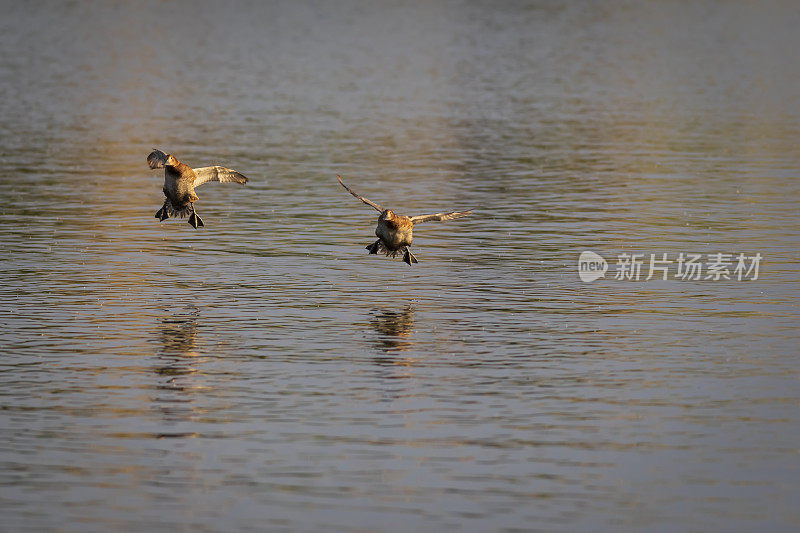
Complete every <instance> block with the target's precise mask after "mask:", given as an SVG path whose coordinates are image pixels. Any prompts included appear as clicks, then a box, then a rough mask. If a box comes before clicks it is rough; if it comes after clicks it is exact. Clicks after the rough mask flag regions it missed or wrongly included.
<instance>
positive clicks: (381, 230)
mask: <svg viewBox="0 0 800 533" xmlns="http://www.w3.org/2000/svg"><path fill="white" fill-rule="evenodd" d="M413 232H414V223H413V222H411V219H410V218H408V217H404V216H402V215H396V214H395V213H394V212H393V211H392V210H391V209H387V210H385V211H383V212H382V213H381V214H380V216H378V226H377V227H376V228H375V236H376V237H378V239H380V240H381V244H382V245H383V247H384V249H385V250H386V255H391V256H392V257H394V256H395V255H397V253H398V252H399V251H401V250H403V249H405V248H406V247H408V246H411V243H412V242H413V241H414V235H413Z"/></svg>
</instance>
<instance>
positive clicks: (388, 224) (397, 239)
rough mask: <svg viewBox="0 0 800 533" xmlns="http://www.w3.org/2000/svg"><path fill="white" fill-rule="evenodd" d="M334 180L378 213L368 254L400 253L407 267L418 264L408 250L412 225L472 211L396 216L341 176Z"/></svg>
mask: <svg viewBox="0 0 800 533" xmlns="http://www.w3.org/2000/svg"><path fill="white" fill-rule="evenodd" d="M336 178H337V179H338V180H339V183H340V184H341V185H342V187H344V188H345V189H347V192H349V193H350V194H352V195H353V196H355V197H356V198H358V199H359V200H361V201H362V202H364V203H365V204H367V205H368V206H370V207H372V208H373V209H375V210H376V211H378V212H380V215H379V216H378V227H377V228H375V236H376V237H378V240H377V241H375V242H373V243H372V244H370V245H369V246H367V250H369V253H371V254H377V253H378V252H383V253H384V254H386V255H387V256H389V257H397V254H399V253H401V252H402V254H403V261H405V262H406V263H407V264H408V265H409V266H410V265H411V263H419V261H417V258H416V257H414V254H412V253H411V250H409V249H408V247H409V246H411V242H412V241H413V235H412V232H413V231H414V224H419V223H421V222H431V221H436V222H442V221H445V220H454V219H456V218H461V217H465V216H467V215H470V214H472V211H451V212H450V213H436V214H433V215H419V216H415V217H406V216H403V215H398V214H396V213H395V212H394V211H392V210H391V209H384V208H382V207H381V206H379V205H378V204H376V203H375V202H373V201H371V200H368V199H366V198H364V197H363V196H359V195H358V194H356V193H355V192H353V191H352V190H351V189H350V187H348V186H347V185H345V184H344V182H343V181H342V178H341V176H339V175H338V174H337V175H336Z"/></svg>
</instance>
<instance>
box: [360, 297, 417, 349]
mask: <svg viewBox="0 0 800 533" xmlns="http://www.w3.org/2000/svg"><path fill="white" fill-rule="evenodd" d="M370 325H371V326H372V327H373V329H374V330H375V332H376V333H378V338H377V341H376V346H377V348H378V349H379V350H381V351H384V352H386V353H387V354H388V353H391V352H399V351H404V350H407V349H409V348H410V347H411V346H413V345H414V343H413V342H411V341H410V340H409V337H410V336H411V333H412V331H413V329H414V306H413V305H411V304H409V305H408V306H406V308H405V309H403V310H402V311H395V310H390V309H382V310H377V311H375V313H374V315H373V317H372V318H371V319H370Z"/></svg>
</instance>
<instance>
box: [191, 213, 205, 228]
mask: <svg viewBox="0 0 800 533" xmlns="http://www.w3.org/2000/svg"><path fill="white" fill-rule="evenodd" d="M189 224H190V225H191V226H192V227H193V228H194V229H197V228H202V227H203V226H205V224H203V219H202V218H200V217H199V216H198V215H197V213H195V212H194V211H192V214H191V215H189Z"/></svg>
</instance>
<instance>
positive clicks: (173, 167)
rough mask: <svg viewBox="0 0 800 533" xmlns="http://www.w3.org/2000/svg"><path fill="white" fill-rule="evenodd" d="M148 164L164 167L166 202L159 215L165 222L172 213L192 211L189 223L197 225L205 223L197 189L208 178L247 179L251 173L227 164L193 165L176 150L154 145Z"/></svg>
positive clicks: (195, 227)
mask: <svg viewBox="0 0 800 533" xmlns="http://www.w3.org/2000/svg"><path fill="white" fill-rule="evenodd" d="M147 164H148V165H149V166H150V168H151V169H153V170H155V169H158V168H163V169H164V188H163V191H164V196H165V197H166V198H164V205H163V206H161V209H159V210H158V211H157V212H156V215H155V217H156V218H157V219H158V220H159V222H163V221H165V220H166V219H168V218H169V217H170V216H172V217H176V216H180V217H181V218H183V217H185V216H186V215H187V214H188V215H189V221H188V222H189V224H190V225H191V226H192V227H193V228H194V229H197V228H198V227H203V226H205V224H204V223H203V219H202V218H200V215H198V214H197V211H196V210H195V208H194V203H195V202H196V201H197V200H199V198H198V197H197V194H195V192H194V189H195V188H196V187H199V186H200V185H202V184H204V183H206V182H208V181H219V182H221V183H239V184H242V185H244V184H245V183H247V177H245V176H244V175H243V174H241V173H239V172H237V171H235V170H233V169H230V168H226V167H219V166H213V167H200V168H192V167H190V166H189V165H187V164H185V163H182V162H180V161H178V159H177V158H176V157H175V156H174V155H172V154H169V155H167V154H165V153H164V152H162V151H161V150H159V149H158V148H153V151H152V152H151V153H150V155H148V156H147Z"/></svg>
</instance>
